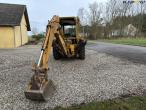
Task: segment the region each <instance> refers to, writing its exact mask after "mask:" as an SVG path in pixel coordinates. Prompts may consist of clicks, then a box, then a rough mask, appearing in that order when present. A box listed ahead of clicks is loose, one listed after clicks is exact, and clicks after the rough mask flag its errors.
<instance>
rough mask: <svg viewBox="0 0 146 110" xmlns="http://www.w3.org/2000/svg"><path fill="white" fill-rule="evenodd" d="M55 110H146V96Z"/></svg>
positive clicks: (56, 109)
mask: <svg viewBox="0 0 146 110" xmlns="http://www.w3.org/2000/svg"><path fill="white" fill-rule="evenodd" d="M54 110H146V96H143V97H142V96H133V97H129V98H122V99H120V98H119V99H113V100H107V101H103V102H91V103H89V104H82V105H74V106H72V107H68V108H61V107H56V108H55V109H54Z"/></svg>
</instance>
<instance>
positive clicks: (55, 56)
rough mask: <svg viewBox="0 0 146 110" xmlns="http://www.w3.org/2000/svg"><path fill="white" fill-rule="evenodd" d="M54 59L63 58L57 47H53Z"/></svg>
mask: <svg viewBox="0 0 146 110" xmlns="http://www.w3.org/2000/svg"><path fill="white" fill-rule="evenodd" d="M53 57H54V59H55V60H59V59H60V58H61V55H60V53H59V52H58V50H57V48H56V47H53Z"/></svg>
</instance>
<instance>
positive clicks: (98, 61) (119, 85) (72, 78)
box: [0, 46, 146, 110]
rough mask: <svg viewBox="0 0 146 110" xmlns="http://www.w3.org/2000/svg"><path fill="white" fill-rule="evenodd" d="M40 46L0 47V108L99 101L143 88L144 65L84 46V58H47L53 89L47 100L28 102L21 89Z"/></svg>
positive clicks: (29, 109) (31, 109)
mask: <svg viewBox="0 0 146 110" xmlns="http://www.w3.org/2000/svg"><path fill="white" fill-rule="evenodd" d="M39 54H40V46H24V47H20V48H16V49H0V110H45V109H50V108H54V107H56V106H63V107H66V106H71V105H74V104H81V103H88V102H91V101H94V100H97V101H102V100H106V99H112V98H116V97H120V96H126V95H127V94H128V95H129V94H135V95H141V94H142V93H143V92H144V91H145V90H146V73H145V71H146V65H142V64H136V63H135V64H134V63H131V62H129V61H126V60H121V59H119V58H116V57H113V56H109V55H107V54H104V53H97V52H96V51H93V50H89V49H86V59H85V60H79V59H68V60H66V59H61V60H54V59H53V57H52V55H51V57H50V61H49V68H50V70H49V72H48V74H49V79H51V80H52V81H53V83H54V85H55V87H56V92H55V93H54V95H53V96H52V97H50V99H49V100H48V101H47V102H36V101H30V100H28V99H26V98H25V96H24V91H25V88H26V85H27V83H28V82H29V81H30V78H31V76H32V75H33V72H32V71H31V65H32V62H34V61H37V59H38V58H39Z"/></svg>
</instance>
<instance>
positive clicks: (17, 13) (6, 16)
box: [0, 3, 31, 31]
mask: <svg viewBox="0 0 146 110" xmlns="http://www.w3.org/2000/svg"><path fill="white" fill-rule="evenodd" d="M23 14H24V15H25V19H26V23H27V30H28V31H30V30H31V29H30V23H29V18H28V13H27V8H26V5H18V4H4V3H0V26H19V25H20V23H21V20H22V16H23Z"/></svg>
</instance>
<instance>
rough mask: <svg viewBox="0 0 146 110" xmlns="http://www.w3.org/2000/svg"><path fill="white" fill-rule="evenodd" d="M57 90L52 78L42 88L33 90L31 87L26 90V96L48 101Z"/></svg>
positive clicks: (31, 98)
mask: <svg viewBox="0 0 146 110" xmlns="http://www.w3.org/2000/svg"><path fill="white" fill-rule="evenodd" d="M54 91H55V86H54V84H53V82H52V81H51V80H49V81H47V82H46V83H45V84H44V85H43V87H42V88H40V90H31V89H29V87H28V88H27V90H26V91H25V92H24V93H25V97H26V98H27V99H30V100H34V101H35V100H36V101H47V100H48V98H50V97H51V96H52V95H53V93H54Z"/></svg>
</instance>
